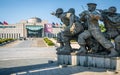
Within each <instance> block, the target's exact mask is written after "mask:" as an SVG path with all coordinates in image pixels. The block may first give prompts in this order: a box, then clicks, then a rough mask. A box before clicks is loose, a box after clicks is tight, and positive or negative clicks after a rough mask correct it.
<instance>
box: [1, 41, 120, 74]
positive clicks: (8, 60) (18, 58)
mask: <svg viewBox="0 0 120 75" xmlns="http://www.w3.org/2000/svg"><path fill="white" fill-rule="evenodd" d="M35 40H36V39H35ZM35 40H26V41H19V42H16V44H14V45H12V48H10V47H8V48H7V47H6V48H0V55H1V56H0V75H120V73H115V72H112V71H109V70H105V69H98V68H88V67H80V66H68V67H64V68H61V67H60V66H59V65H57V61H56V57H57V56H56V50H55V47H30V46H31V45H32V44H35V43H36V41H35ZM37 40H38V39H37ZM33 42H34V43H33ZM41 44H42V43H41ZM74 46H75V45H74ZM18 47H19V48H18ZM75 47H76V46H75ZM51 60H52V61H54V63H51V64H50V63H48V62H49V61H51Z"/></svg>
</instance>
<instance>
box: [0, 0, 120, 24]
mask: <svg viewBox="0 0 120 75" xmlns="http://www.w3.org/2000/svg"><path fill="white" fill-rule="evenodd" d="M89 2H92V3H96V4H97V8H98V9H106V8H108V7H110V6H116V7H117V10H118V11H117V12H118V13H120V1H119V0H0V21H1V22H3V21H7V22H8V23H9V24H14V23H17V22H19V21H20V20H24V19H25V20H27V19H29V18H31V17H39V18H41V19H42V20H48V22H49V23H52V22H60V20H59V19H58V18H56V17H54V16H52V15H50V13H51V12H53V11H55V10H56V9H57V8H63V10H64V11H67V10H68V9H69V8H75V10H76V15H78V14H80V13H81V12H82V11H83V9H82V6H83V7H84V8H85V9H87V6H86V4H87V3H89Z"/></svg>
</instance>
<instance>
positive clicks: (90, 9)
mask: <svg viewBox="0 0 120 75" xmlns="http://www.w3.org/2000/svg"><path fill="white" fill-rule="evenodd" d="M95 9H96V6H88V10H89V11H94V10H95Z"/></svg>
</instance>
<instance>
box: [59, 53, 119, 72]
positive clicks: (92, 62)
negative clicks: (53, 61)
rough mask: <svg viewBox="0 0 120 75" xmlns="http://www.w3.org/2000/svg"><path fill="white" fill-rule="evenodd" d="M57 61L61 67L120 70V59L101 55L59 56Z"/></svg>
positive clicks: (72, 54)
mask: <svg viewBox="0 0 120 75" xmlns="http://www.w3.org/2000/svg"><path fill="white" fill-rule="evenodd" d="M57 60H58V64H59V65H64V64H65V65H73V66H75V65H76V66H84V67H95V68H104V69H112V70H116V71H119V70H120V57H106V56H103V55H102V56H101V55H90V54H86V55H76V54H74V53H71V54H60V53H59V54H57Z"/></svg>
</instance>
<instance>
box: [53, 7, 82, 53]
mask: <svg viewBox="0 0 120 75" xmlns="http://www.w3.org/2000/svg"><path fill="white" fill-rule="evenodd" d="M55 16H56V17H57V18H60V19H61V21H62V22H63V24H64V25H65V26H66V27H65V28H64V30H63V31H62V32H60V33H59V35H58V38H59V37H60V36H61V39H60V38H59V39H60V40H61V42H62V43H63V44H62V48H59V50H58V52H63V53H70V52H71V51H72V48H71V46H70V40H71V39H73V38H77V35H78V34H80V33H81V32H83V30H84V29H83V26H82V24H81V22H80V21H79V18H78V17H77V16H76V15H75V10H74V9H73V8H70V9H69V10H68V12H63V9H62V8H58V9H57V10H56V13H55ZM63 45H64V46H63Z"/></svg>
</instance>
